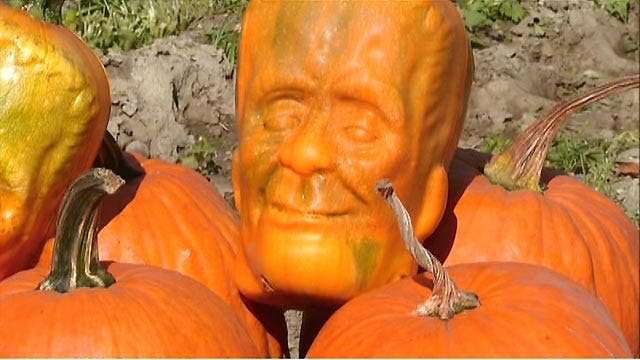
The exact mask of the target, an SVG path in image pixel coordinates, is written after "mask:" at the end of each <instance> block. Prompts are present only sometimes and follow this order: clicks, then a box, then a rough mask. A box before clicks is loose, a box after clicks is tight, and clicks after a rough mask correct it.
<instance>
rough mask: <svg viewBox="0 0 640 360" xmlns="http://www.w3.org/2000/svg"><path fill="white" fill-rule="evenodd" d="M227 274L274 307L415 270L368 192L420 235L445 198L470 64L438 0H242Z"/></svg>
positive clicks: (452, 16) (454, 18) (312, 301)
mask: <svg viewBox="0 0 640 360" xmlns="http://www.w3.org/2000/svg"><path fill="white" fill-rule="evenodd" d="M242 29H243V31H242V38H241V40H240V50H239V51H240V58H239V62H238V81H237V107H236V111H237V119H238V129H239V139H240V145H239V148H238V151H237V152H236V154H235V156H234V162H233V185H234V191H235V193H234V194H235V196H236V205H237V207H238V209H239V211H240V214H241V237H242V247H241V252H240V255H241V256H239V257H238V263H237V269H238V271H237V273H236V279H237V282H238V284H239V287H240V290H241V292H242V293H243V294H245V295H246V296H247V297H249V298H251V299H254V300H256V301H259V302H264V303H268V304H274V305H278V306H282V307H287V308H291V307H298V308H305V307H308V306H328V307H335V306H338V305H340V304H342V303H343V302H344V301H346V300H348V299H349V298H351V297H353V296H355V295H357V294H359V293H362V292H364V291H367V290H370V289H372V288H374V287H377V286H380V285H382V284H385V283H387V282H389V281H394V280H397V279H399V278H401V277H403V276H407V275H410V274H413V273H415V271H416V269H417V266H416V264H415V262H414V261H413V259H412V258H411V256H409V255H408V254H407V253H406V252H405V251H404V249H403V247H402V242H401V241H399V234H398V232H397V227H396V224H395V219H394V217H393V215H392V214H391V212H390V210H389V209H388V208H387V207H386V206H385V204H384V202H383V201H382V200H381V199H380V198H379V197H378V196H377V195H376V193H375V183H376V181H377V180H378V179H380V178H383V177H387V178H391V179H392V180H393V181H394V183H395V184H397V189H398V193H399V194H400V196H401V197H402V198H403V200H405V201H406V204H407V206H408V207H409V209H410V211H411V213H412V215H413V218H414V220H415V227H416V231H417V232H418V233H419V234H421V235H422V236H424V237H426V236H427V235H428V234H429V233H431V232H432V231H433V229H434V228H435V226H436V225H437V223H438V221H439V220H440V217H441V214H442V211H443V209H444V206H445V203H446V192H447V179H446V170H445V169H446V168H447V167H448V164H449V162H450V160H451V158H452V156H453V151H454V150H455V147H456V144H457V141H458V139H459V136H460V130H461V126H462V121H463V119H464V115H465V110H466V102H467V97H468V92H469V88H470V84H471V79H472V74H473V59H472V54H471V50H470V45H469V40H468V37H467V34H466V31H465V29H464V25H463V23H462V20H461V18H460V15H459V14H458V12H457V10H456V8H455V6H454V5H453V4H452V3H450V2H448V1H402V2H380V1H376V2H370V1H348V2H338V1H329V2H318V1H254V2H252V3H251V4H249V6H248V8H247V10H246V13H245V17H244V20H243V27H242Z"/></svg>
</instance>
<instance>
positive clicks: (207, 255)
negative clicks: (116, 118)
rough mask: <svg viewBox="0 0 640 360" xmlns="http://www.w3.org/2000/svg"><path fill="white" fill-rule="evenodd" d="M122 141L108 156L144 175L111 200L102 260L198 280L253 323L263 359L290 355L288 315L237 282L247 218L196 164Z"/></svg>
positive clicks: (46, 253) (44, 260) (47, 252)
mask: <svg viewBox="0 0 640 360" xmlns="http://www.w3.org/2000/svg"><path fill="white" fill-rule="evenodd" d="M110 146H114V144H113V143H111V144H109V145H107V147H110ZM115 146H116V148H115V149H112V150H114V151H116V152H115V153H112V154H110V155H108V156H115V157H120V156H122V155H125V158H122V159H120V160H117V161H119V162H121V161H126V163H122V164H123V165H126V166H128V167H129V168H130V169H138V171H139V172H140V173H141V174H140V175H139V176H134V177H132V178H131V179H129V180H127V183H126V184H125V185H124V186H123V187H122V188H121V189H120V190H119V191H118V192H117V193H116V194H114V195H113V196H110V197H109V198H108V199H106V200H105V201H104V202H103V206H102V210H103V213H102V219H103V221H102V222H103V225H102V226H103V227H102V229H101V230H100V232H99V234H98V241H99V254H100V258H101V259H103V260H107V261H117V262H126V263H134V264H146V265H154V266H158V267H162V268H165V269H169V270H174V271H178V272H180V273H182V274H184V275H188V276H190V277H192V278H193V279H195V280H198V281H199V282H201V283H202V284H204V285H206V286H207V287H208V288H209V289H210V290H212V291H213V292H215V293H216V294H217V295H218V296H220V297H221V298H222V299H223V300H225V301H226V302H227V303H228V304H229V305H230V306H231V307H232V308H233V309H234V310H235V311H236V313H237V314H238V315H239V316H240V317H241V318H242V319H243V320H244V321H245V322H246V324H247V325H248V328H249V330H250V333H251V338H252V339H253V340H254V342H255V343H256V345H257V346H258V348H259V350H260V354H261V355H260V356H261V357H275V358H279V357H282V355H283V350H284V351H286V350H287V349H286V348H285V347H283V346H282V344H285V343H286V342H285V341H286V324H285V321H284V316H283V314H282V312H281V311H279V310H276V309H272V308H269V307H266V306H262V305H258V304H251V303H249V302H247V301H246V300H245V299H243V298H242V297H241V295H240V294H239V292H238V289H237V287H236V285H235V283H234V282H233V277H232V275H231V269H232V266H233V265H234V258H235V256H236V255H235V254H236V252H237V251H238V241H239V231H238V222H239V221H238V217H237V215H236V214H235V213H234V212H233V210H232V209H231V208H230V207H229V205H228V204H227V203H226V201H225V200H224V198H223V197H222V196H221V195H220V194H219V193H218V192H217V191H216V189H215V188H214V187H213V186H212V185H211V184H210V183H209V182H208V181H207V179H206V178H204V177H203V176H202V175H200V174H199V173H197V172H195V171H194V170H192V169H190V168H188V167H185V166H183V165H179V164H173V163H168V162H166V161H163V160H159V159H145V158H143V157H142V156H140V155H138V154H118V153H117V152H119V151H120V150H119V149H118V148H117V144H115ZM103 150H106V149H104V148H103ZM105 156H106V155H105ZM102 160H103V161H104V159H102ZM52 244H53V242H52V241H50V242H49V243H48V244H47V247H45V249H44V250H43V252H42V257H41V260H40V263H41V264H43V265H47V264H50V263H51V253H52V246H51V245H52ZM263 322H264V324H263ZM281 343H282V344H281Z"/></svg>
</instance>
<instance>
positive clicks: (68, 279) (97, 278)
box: [38, 168, 124, 293]
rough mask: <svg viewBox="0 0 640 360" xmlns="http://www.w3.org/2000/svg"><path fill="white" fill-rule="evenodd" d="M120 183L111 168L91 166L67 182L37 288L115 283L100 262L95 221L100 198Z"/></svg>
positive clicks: (67, 288) (69, 288) (62, 288)
mask: <svg viewBox="0 0 640 360" xmlns="http://www.w3.org/2000/svg"><path fill="white" fill-rule="evenodd" d="M123 183H124V181H123V180H122V179H121V178H120V177H119V176H117V175H116V174H114V173H113V172H112V171H111V170H108V169H102V168H94V169H91V170H89V171H88V172H87V173H85V174H84V175H82V176H80V177H79V178H78V179H77V180H76V181H75V182H74V183H73V184H72V185H71V187H70V188H69V189H68V190H67V193H66V194H65V197H64V199H63V201H62V206H61V207H60V212H59V214H58V222H57V229H56V238H55V242H54V245H53V262H52V263H51V273H50V274H49V276H48V277H47V278H46V279H45V280H44V281H43V282H42V283H40V285H39V286H38V289H40V290H54V291H57V292H60V293H65V292H69V291H72V290H74V289H76V288H78V287H108V286H110V285H111V284H113V283H114V282H115V279H114V278H113V276H112V275H111V274H109V273H108V272H107V271H106V270H105V269H103V268H102V266H101V265H100V259H99V258H98V230H99V229H98V224H99V218H100V205H101V203H102V199H103V198H104V196H105V195H107V194H113V193H114V192H115V191H116V190H118V188H119V187H120V186H121V185H122V184H123Z"/></svg>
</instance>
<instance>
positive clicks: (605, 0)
mask: <svg viewBox="0 0 640 360" xmlns="http://www.w3.org/2000/svg"><path fill="white" fill-rule="evenodd" d="M593 2H594V3H596V5H598V6H602V7H604V9H605V10H606V11H607V12H608V13H609V14H611V15H612V16H614V17H615V18H617V19H619V20H620V21H622V22H625V23H626V22H627V20H628V19H629V0H593Z"/></svg>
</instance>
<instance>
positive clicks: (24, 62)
mask: <svg viewBox="0 0 640 360" xmlns="http://www.w3.org/2000/svg"><path fill="white" fill-rule="evenodd" d="M0 99H2V100H1V101H0V279H4V278H5V277H7V276H9V275H11V274H13V273H15V272H17V271H19V270H23V269H25V268H28V267H31V266H33V265H34V264H35V262H36V261H37V258H38V254H39V250H40V249H41V248H42V245H43V243H44V241H46V239H48V238H49V237H50V236H52V235H53V228H54V227H55V224H54V220H55V215H56V211H57V209H58V206H59V205H60V202H61V201H62V196H63V194H64V190H65V189H66V188H67V187H68V186H69V184H70V183H71V181H73V179H75V178H76V177H77V176H78V175H80V174H81V173H82V172H84V171H85V170H87V169H89V168H90V167H91V164H92V162H93V160H94V158H95V156H96V153H97V152H98V148H99V146H100V139H101V138H102V136H103V134H104V132H105V130H106V127H107V122H108V120H109V113H110V109H111V94H110V87H109V82H108V79H107V76H106V74H105V71H104V68H103V66H102V63H101V62H100V60H99V59H98V57H97V56H96V55H95V54H94V53H93V51H92V50H91V49H90V48H89V47H88V46H87V45H86V44H85V43H84V42H83V41H82V40H81V39H79V38H78V37H77V36H76V35H75V34H73V33H72V32H71V31H69V30H67V29H66V28H64V27H62V26H57V25H53V24H48V23H45V22H43V21H40V20H37V19H35V18H32V17H31V16H30V15H29V14H27V13H26V12H24V11H21V10H16V9H13V8H11V7H9V6H8V5H6V4H5V3H4V2H0ZM27 149H28V151H26V150H27Z"/></svg>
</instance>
